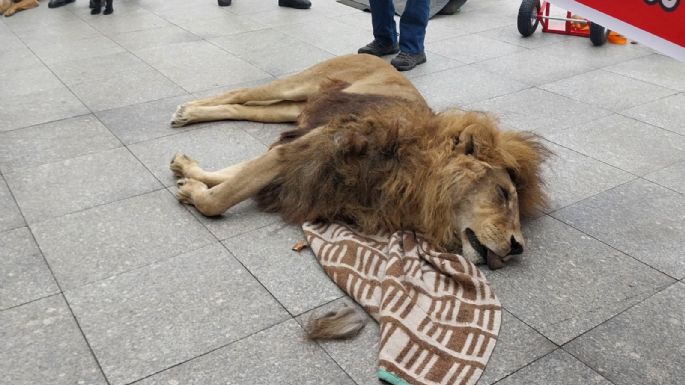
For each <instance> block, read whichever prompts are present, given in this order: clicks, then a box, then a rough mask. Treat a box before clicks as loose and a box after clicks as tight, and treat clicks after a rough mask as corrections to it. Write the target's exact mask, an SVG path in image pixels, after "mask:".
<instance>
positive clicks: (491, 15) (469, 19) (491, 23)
mask: <svg viewBox="0 0 685 385" xmlns="http://www.w3.org/2000/svg"><path fill="white" fill-rule="evenodd" d="M500 6H501V5H500ZM469 8H470V7H468V5H465V6H464V8H463V9H462V11H461V12H459V13H456V14H454V15H451V16H444V17H443V18H444V19H445V21H446V22H448V23H451V24H454V26H455V27H457V28H459V29H461V30H464V31H468V32H469V33H476V32H482V31H486V30H488V29H493V28H498V27H504V26H507V25H508V26H511V28H512V29H513V30H515V29H516V27H515V25H516V18H515V17H513V18H512V17H511V16H510V15H501V14H498V13H495V12H491V11H489V10H486V11H485V12H483V11H481V10H478V9H469ZM436 20H440V18H438V19H436Z"/></svg>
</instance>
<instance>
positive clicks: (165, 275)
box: [66, 243, 289, 384]
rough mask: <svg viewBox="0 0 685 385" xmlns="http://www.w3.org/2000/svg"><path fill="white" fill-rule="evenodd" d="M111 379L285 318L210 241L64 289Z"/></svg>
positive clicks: (121, 379)
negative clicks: (177, 254)
mask: <svg viewBox="0 0 685 385" xmlns="http://www.w3.org/2000/svg"><path fill="white" fill-rule="evenodd" d="M66 297H67V300H68V301H69V304H70V305H71V306H72V309H73V310H74V314H75V316H76V318H77V319H78V321H79V324H80V325H81V328H82V329H83V331H84V333H85V335H86V338H88V341H89V342H90V344H91V346H92V348H93V351H94V352H95V355H96V356H97V357H98V360H99V362H100V364H101V365H102V368H103V370H104V372H105V375H106V376H107V378H108V380H109V381H110V383H111V384H126V383H130V382H132V381H135V380H137V379H139V378H142V377H145V376H148V375H150V374H153V373H156V372H158V371H161V370H164V369H166V368H169V367H171V366H173V365H175V364H178V363H180V362H183V361H186V360H188V359H191V358H193V357H196V356H198V355H200V354H203V353H206V352H208V351H210V350H213V349H216V348H218V347H221V346H223V345H226V344H228V343H230V342H233V341H235V340H238V339H241V338H243V337H246V336H248V335H250V334H252V333H254V332H257V331H259V330H262V329H264V328H267V327H269V326H272V325H274V324H276V323H278V322H281V321H283V320H285V319H287V318H289V316H288V313H287V312H286V311H285V310H284V309H283V308H282V307H281V306H280V305H279V304H278V303H277V302H276V301H275V300H274V299H273V297H271V296H270V295H269V293H268V292H267V291H266V290H264V288H263V287H262V286H261V285H260V284H259V283H258V282H257V281H256V280H255V279H254V278H253V277H252V276H251V275H250V274H249V273H248V272H247V271H246V270H245V269H244V268H243V267H242V266H240V264H239V263H238V262H237V261H236V260H235V259H234V258H233V257H232V256H230V255H229V254H228V252H227V251H226V249H224V248H223V247H222V246H221V245H220V244H218V243H216V244H213V245H210V246H207V247H204V248H202V249H199V250H196V251H193V252H190V253H186V254H183V255H180V256H178V257H174V258H172V259H169V260H165V261H162V262H159V263H155V264H153V265H150V266H146V267H143V268H141V269H137V270H134V271H130V272H128V273H124V274H121V275H118V276H116V277H113V278H111V279H108V280H105V281H102V282H98V283H94V284H92V285H88V286H83V287H81V288H79V289H76V290H72V291H68V292H67V293H66Z"/></svg>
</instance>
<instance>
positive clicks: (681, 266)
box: [554, 179, 685, 279]
mask: <svg viewBox="0 0 685 385" xmlns="http://www.w3.org/2000/svg"><path fill="white" fill-rule="evenodd" d="M554 216H555V217H558V218H560V219H562V220H563V221H564V222H567V223H570V224H571V225H572V226H574V227H576V228H579V229H580V230H582V231H583V232H585V233H587V234H590V235H592V236H593V237H596V238H598V239H600V240H601V241H603V242H606V243H607V244H609V245H611V246H613V247H615V248H617V249H619V250H621V251H623V252H625V253H627V254H629V255H631V256H633V257H635V258H637V259H639V260H641V261H643V262H644V263H646V264H648V265H650V266H653V267H655V268H656V269H659V270H661V271H663V272H665V273H666V274H669V275H671V276H672V277H676V278H678V279H680V278H683V277H685V260H684V259H683V258H682V249H683V237H682V234H684V233H685V198H683V196H682V194H679V193H676V192H673V191H671V190H668V189H666V188H663V187H661V186H658V185H655V184H653V183H651V182H648V181H645V180H642V179H637V180H635V181H632V182H630V183H627V184H624V185H622V186H619V187H617V188H615V189H612V190H609V191H606V192H604V193H602V194H598V195H596V196H594V197H592V198H589V199H586V200H584V201H582V202H579V203H577V204H575V205H572V206H569V207H567V208H565V209H562V210H560V211H558V212H556V213H554Z"/></svg>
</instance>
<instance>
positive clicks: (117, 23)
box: [87, 8, 172, 35]
mask: <svg viewBox="0 0 685 385" xmlns="http://www.w3.org/2000/svg"><path fill="white" fill-rule="evenodd" d="M117 10H118V11H121V10H119V9H117ZM118 13H120V12H118ZM87 20H88V23H89V24H90V25H91V26H93V27H94V28H95V29H97V30H98V31H100V32H102V33H103V34H105V35H114V34H117V33H124V32H131V31H140V30H145V29H153V28H160V27H169V26H171V25H172V24H171V23H169V22H168V21H166V20H164V19H162V18H161V17H159V16H157V15H155V14H154V13H152V12H150V11H148V10H146V9H142V8H137V9H134V10H131V11H129V12H126V16H125V17H93V18H88V19H87Z"/></svg>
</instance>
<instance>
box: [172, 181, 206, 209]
mask: <svg viewBox="0 0 685 385" xmlns="http://www.w3.org/2000/svg"><path fill="white" fill-rule="evenodd" d="M176 187H178V191H177V192H176V198H177V199H178V201H179V202H181V203H185V204H188V205H195V203H196V200H197V199H198V197H199V195H200V194H202V193H204V192H205V191H207V185H206V184H204V183H202V182H200V181H199V180H196V179H190V178H181V179H179V180H177V181H176Z"/></svg>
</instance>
